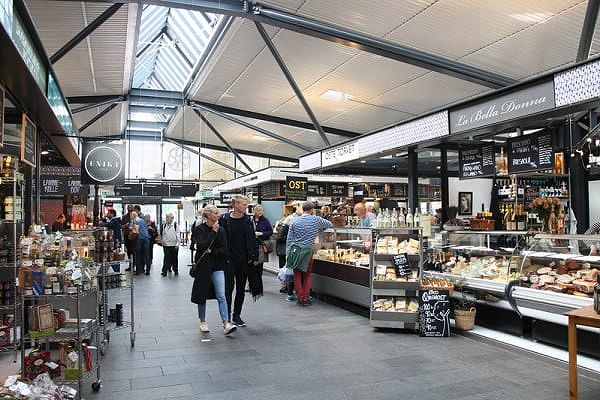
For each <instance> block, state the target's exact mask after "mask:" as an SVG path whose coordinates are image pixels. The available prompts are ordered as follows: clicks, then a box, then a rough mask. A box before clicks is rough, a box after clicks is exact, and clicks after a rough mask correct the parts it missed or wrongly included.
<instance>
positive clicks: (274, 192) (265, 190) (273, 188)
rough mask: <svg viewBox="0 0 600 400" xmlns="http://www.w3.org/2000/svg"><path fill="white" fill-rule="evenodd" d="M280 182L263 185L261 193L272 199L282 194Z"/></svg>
mask: <svg viewBox="0 0 600 400" xmlns="http://www.w3.org/2000/svg"><path fill="white" fill-rule="evenodd" d="M279 186H280V184H279V182H269V183H265V184H264V185H261V187H260V195H261V197H262V198H263V199H272V198H273V197H278V196H279V195H280V190H279Z"/></svg>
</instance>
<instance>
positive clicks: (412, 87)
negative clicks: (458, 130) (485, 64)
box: [370, 72, 490, 114]
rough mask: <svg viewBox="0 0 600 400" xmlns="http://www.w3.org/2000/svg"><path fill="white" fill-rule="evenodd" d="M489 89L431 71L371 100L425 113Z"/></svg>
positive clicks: (399, 108) (379, 103)
mask: <svg viewBox="0 0 600 400" xmlns="http://www.w3.org/2000/svg"><path fill="white" fill-rule="evenodd" d="M489 90H490V89H488V88H484V87H482V86H479V85H476V84H473V83H470V82H466V81H463V80H460V79H456V78H453V77H450V76H447V75H442V74H438V73H436V72H430V73H428V74H427V75H424V76H423V77H420V78H418V79H415V80H413V81H411V82H409V83H407V84H406V85H402V86H399V87H398V88H396V89H394V90H392V91H390V92H388V93H386V94H384V95H382V96H380V97H377V98H375V99H371V101H370V102H371V103H373V104H377V105H380V106H386V107H391V108H394V109H397V110H406V111H409V112H412V113H414V114H422V113H425V112H427V111H431V110H433V109H436V108H439V107H442V106H444V105H446V104H449V103H453V102H455V101H458V100H460V99H464V98H467V97H471V96H474V95H476V94H479V93H483V92H485V91H489Z"/></svg>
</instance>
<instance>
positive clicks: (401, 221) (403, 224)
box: [398, 208, 406, 228]
mask: <svg viewBox="0 0 600 400" xmlns="http://www.w3.org/2000/svg"><path fill="white" fill-rule="evenodd" d="M398 226H399V227H400V228H406V217H405V216H404V208H401V209H400V212H399V213H398Z"/></svg>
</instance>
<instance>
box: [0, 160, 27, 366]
mask: <svg viewBox="0 0 600 400" xmlns="http://www.w3.org/2000/svg"><path fill="white" fill-rule="evenodd" d="M0 160H1V161H2V163H1V165H0V166H1V172H2V173H1V177H0V207H2V211H3V212H2V215H1V218H2V219H1V220H0V281H1V282H0V287H1V288H2V290H1V292H2V293H1V296H0V297H1V298H0V352H12V353H13V362H15V363H16V362H17V350H18V348H19V345H20V336H21V329H22V328H21V323H22V319H19V317H20V315H21V312H20V308H21V300H20V298H19V296H18V295H17V271H18V254H17V253H18V251H17V240H18V238H19V236H20V235H22V234H23V176H22V174H20V173H19V172H18V170H19V161H18V160H16V159H15V158H14V157H12V156H9V155H0ZM7 342H8V343H7Z"/></svg>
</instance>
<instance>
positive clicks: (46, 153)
mask: <svg viewBox="0 0 600 400" xmlns="http://www.w3.org/2000/svg"><path fill="white" fill-rule="evenodd" d="M40 154H41V155H43V156H45V155H48V154H50V152H49V151H48V150H42V151H41V152H40Z"/></svg>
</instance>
